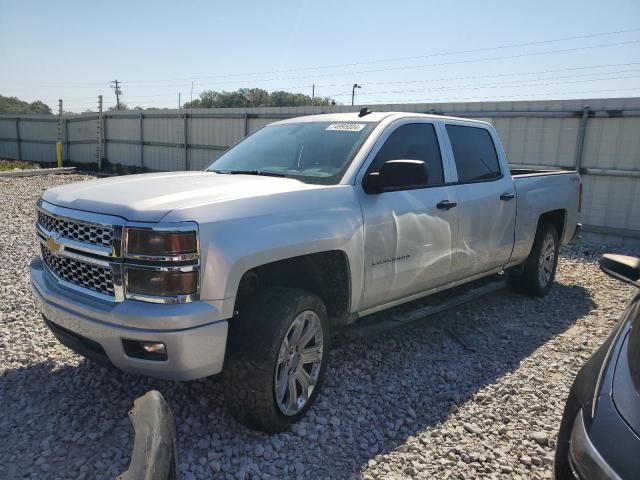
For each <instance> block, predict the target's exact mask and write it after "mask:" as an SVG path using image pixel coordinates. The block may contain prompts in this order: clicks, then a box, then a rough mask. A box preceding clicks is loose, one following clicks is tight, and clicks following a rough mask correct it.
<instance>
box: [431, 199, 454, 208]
mask: <svg viewBox="0 0 640 480" xmlns="http://www.w3.org/2000/svg"><path fill="white" fill-rule="evenodd" d="M456 205H458V204H457V203H456V202H452V201H451V200H442V201H441V202H439V203H438V204H437V205H436V207H437V208H438V209H440V210H449V209H450V208H453V207H455V206H456Z"/></svg>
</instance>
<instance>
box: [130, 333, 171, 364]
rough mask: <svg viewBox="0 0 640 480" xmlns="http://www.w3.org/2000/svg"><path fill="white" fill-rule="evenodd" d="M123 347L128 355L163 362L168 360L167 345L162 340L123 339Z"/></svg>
mask: <svg viewBox="0 0 640 480" xmlns="http://www.w3.org/2000/svg"><path fill="white" fill-rule="evenodd" d="M122 348H124V353H125V354H126V355H127V357H131V358H139V359H141V360H154V361H157V362H162V361H166V360H167V358H168V357H167V347H166V346H165V344H164V343H162V342H145V341H143V340H129V339H128V338H123V339H122Z"/></svg>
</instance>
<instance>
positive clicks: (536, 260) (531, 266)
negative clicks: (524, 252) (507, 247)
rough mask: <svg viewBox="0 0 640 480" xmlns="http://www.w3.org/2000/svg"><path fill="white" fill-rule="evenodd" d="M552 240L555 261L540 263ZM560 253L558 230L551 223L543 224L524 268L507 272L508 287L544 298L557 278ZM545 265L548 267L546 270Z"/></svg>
mask: <svg viewBox="0 0 640 480" xmlns="http://www.w3.org/2000/svg"><path fill="white" fill-rule="evenodd" d="M550 240H553V260H552V262H551V264H550V263H549V262H548V261H547V262H541V261H540V258H541V256H542V255H543V249H545V247H546V246H547V244H548V242H549V241H550ZM545 250H546V249H545ZM559 251H560V241H559V240H558V232H557V230H556V228H555V227H554V226H553V225H551V224H550V223H541V224H540V225H539V227H538V231H537V232H536V237H535V239H534V241H533V246H532V247H531V252H530V253H529V256H528V257H527V260H526V261H525V262H524V264H523V265H522V266H520V267H516V268H514V269H512V270H511V271H509V272H507V285H508V286H509V288H510V289H511V290H513V291H514V292H518V293H526V294H528V295H531V296H532V297H544V296H545V295H546V294H547V293H549V290H550V289H551V285H552V284H553V280H554V278H555V276H556V268H557V266H558V252H559ZM545 265H546V266H547V269H546V270H545ZM549 267H550V269H549Z"/></svg>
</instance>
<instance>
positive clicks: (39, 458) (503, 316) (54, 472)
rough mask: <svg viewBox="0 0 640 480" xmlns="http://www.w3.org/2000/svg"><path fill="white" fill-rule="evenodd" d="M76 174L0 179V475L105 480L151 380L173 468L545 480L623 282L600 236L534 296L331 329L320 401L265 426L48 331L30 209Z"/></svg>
mask: <svg viewBox="0 0 640 480" xmlns="http://www.w3.org/2000/svg"><path fill="white" fill-rule="evenodd" d="M85 178H87V177H82V176H80V175H70V176H46V177H34V178H16V179H0V205H2V216H1V218H0V408H1V415H0V478H34V479H35V478H38V479H42V478H74V479H75V478H80V479H82V478H86V479H88V478H114V477H115V476H116V474H118V473H120V472H122V471H124V470H126V468H127V466H128V461H129V453H130V449H131V447H132V444H133V429H132V427H131V425H130V423H129V420H128V418H127V410H128V409H129V408H130V406H131V404H132V402H133V399H134V398H136V397H137V396H139V395H141V394H143V393H144V392H146V391H148V390H150V389H157V390H159V391H160V392H162V393H163V394H164V395H165V397H166V399H167V401H168V402H169V404H170V406H171V408H172V409H173V412H174V414H175V416H176V421H177V424H178V435H179V452H180V470H181V471H182V475H183V478H184V479H194V478H212V477H213V478H239V479H244V478H247V479H248V478H363V479H375V478H384V479H394V478H395V479H403V478H444V479H446V478H452V479H453V478H459V479H463V478H510V479H518V478H534V479H547V478H551V462H552V459H553V449H554V444H555V437H556V434H557V430H558V426H559V421H560V417H561V414H562V409H563V404H564V400H565V398H566V396H567V393H568V389H569V386H570V384H571V381H572V378H573V377H574V376H575V374H576V373H577V371H578V368H579V367H580V365H581V364H582V363H583V362H584V361H585V360H586V359H587V358H588V356H589V355H590V354H591V353H592V352H593V351H594V350H595V349H596V348H597V347H598V345H599V344H601V343H602V342H603V340H604V339H605V338H606V336H607V335H608V333H609V331H610V330H611V328H612V327H613V326H614V324H615V323H616V321H617V319H618V317H619V315H620V314H621V313H622V310H623V308H624V306H625V304H626V303H627V302H628V300H629V299H630V297H631V295H632V293H633V289H632V287H629V286H625V285H623V284H621V283H620V282H616V281H614V280H612V279H609V278H608V277H606V276H604V275H603V274H601V273H600V272H599V270H598V269H597V267H596V263H595V262H596V260H597V258H598V255H599V253H600V252H602V251H603V250H606V249H607V247H605V246H599V245H586V246H582V247H572V248H566V249H565V250H564V253H563V256H562V259H561V262H560V267H559V270H558V283H557V284H556V285H555V286H554V288H553V289H552V291H551V293H550V294H549V295H548V296H547V297H546V298H544V299H535V300H534V299H530V298H528V297H525V296H518V295H514V294H511V293H508V292H506V291H501V292H498V293H496V294H492V295H490V296H488V297H485V298H483V299H481V300H479V301H475V302H473V304H468V305H465V306H463V307H459V308H456V309H454V310H451V311H449V312H445V313H443V314H439V315H437V316H434V317H431V318H429V319H426V320H422V321H419V322H418V323H416V324H414V325H412V326H410V327H405V328H404V329H402V330H401V331H394V332H392V333H390V334H389V333H387V334H384V335H382V336H380V337H370V338H366V339H364V340H363V339H358V340H351V339H345V338H342V339H338V340H337V342H336V346H335V348H334V349H333V351H332V352H331V367H330V369H329V371H328V375H327V383H326V385H325V388H324V392H323V394H321V396H320V397H319V399H318V400H319V401H318V402H317V404H316V405H315V406H314V407H313V408H312V409H311V410H310V411H309V413H308V415H307V416H306V418H304V419H303V421H301V422H300V423H298V424H297V425H294V426H293V428H292V429H291V430H290V431H289V432H287V433H282V434H279V435H273V436H267V435H264V434H260V433H255V432H251V431H249V430H247V429H245V428H242V427H240V426H238V425H237V424H236V423H234V421H233V420H231V419H230V418H229V417H228V415H227V414H226V413H225V412H224V410H223V407H222V390H221V384H220V382H218V381H216V380H214V379H207V380H201V381H195V382H189V383H171V382H164V381H160V380H154V379H148V378H141V377H136V376H132V375H127V374H123V373H120V372H118V371H116V370H114V369H106V368H101V367H99V366H97V365H95V364H93V363H91V362H88V361H86V360H84V359H82V358H81V357H79V356H77V355H75V354H73V353H72V352H71V351H69V350H67V349H66V348H64V347H63V346H61V345H59V344H58V343H57V342H56V340H55V339H54V338H53V336H52V335H51V334H50V333H49V331H48V330H47V329H46V328H45V327H44V325H43V323H42V321H41V319H40V316H39V314H38V312H37V310H36V308H35V307H34V304H33V301H32V300H31V293H30V291H29V285H28V265H29V260H30V258H31V257H32V256H33V255H34V253H35V242H34V233H33V222H34V219H35V215H34V207H33V205H34V202H35V200H36V199H37V197H38V195H39V194H40V192H41V190H42V189H43V188H45V187H48V186H52V185H59V184H62V183H67V182H71V181H78V180H83V179H85ZM610 250H611V251H619V249H616V248H615V247H610ZM636 254H637V252H636Z"/></svg>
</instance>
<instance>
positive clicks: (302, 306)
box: [223, 287, 330, 433]
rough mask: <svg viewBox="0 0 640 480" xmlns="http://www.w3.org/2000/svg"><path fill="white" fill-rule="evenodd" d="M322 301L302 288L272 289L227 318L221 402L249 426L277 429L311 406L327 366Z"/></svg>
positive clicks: (324, 312) (324, 311) (325, 321)
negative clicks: (223, 390)
mask: <svg viewBox="0 0 640 480" xmlns="http://www.w3.org/2000/svg"><path fill="white" fill-rule="evenodd" d="M329 339H330V337H329V321H328V318H327V311H326V308H325V306H324V303H323V302H322V300H320V298H319V297H318V296H317V295H315V294H313V293H311V292H307V291H305V290H299V289H293V288H282V287H277V288H270V289H268V290H266V291H264V292H262V293H260V294H258V295H256V297H255V298H253V299H250V300H248V301H247V304H246V305H245V306H244V307H243V308H242V309H241V311H240V313H239V315H238V317H237V318H234V319H233V320H231V321H230V323H229V346H228V354H227V360H226V362H227V364H226V365H225V370H224V373H223V379H224V386H225V392H224V394H225V403H226V406H227V409H228V411H229V412H230V413H231V415H232V416H233V417H234V418H235V419H236V420H238V421H239V422H240V423H242V424H244V425H246V426H247V427H249V428H254V429H257V430H263V431H265V432H269V433H276V432H281V431H283V430H285V429H286V428H287V427H289V425H291V424H292V423H293V422H295V421H296V420H297V419H298V418H300V417H301V416H302V415H304V413H305V412H306V411H307V410H308V409H309V407H310V406H311V404H312V403H313V401H314V400H315V398H316V397H317V395H318V392H319V390H320V386H321V384H322V379H323V377H324V373H325V370H326V366H327V358H328V353H329V352H328V344H329Z"/></svg>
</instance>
